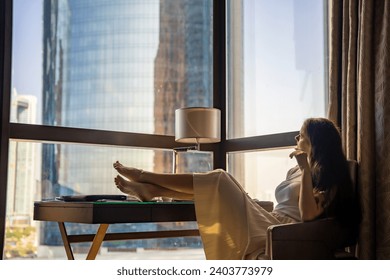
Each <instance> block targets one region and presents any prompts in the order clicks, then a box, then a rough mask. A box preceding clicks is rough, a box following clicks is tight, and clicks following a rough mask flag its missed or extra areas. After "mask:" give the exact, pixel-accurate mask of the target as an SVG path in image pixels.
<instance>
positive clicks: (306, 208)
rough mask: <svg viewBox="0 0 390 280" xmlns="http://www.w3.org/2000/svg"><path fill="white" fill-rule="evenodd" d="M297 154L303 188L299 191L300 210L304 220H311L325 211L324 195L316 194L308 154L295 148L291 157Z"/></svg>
mask: <svg viewBox="0 0 390 280" xmlns="http://www.w3.org/2000/svg"><path fill="white" fill-rule="evenodd" d="M293 156H295V158H296V160H297V162H298V165H299V168H300V169H301V171H302V179H301V188H300V192H299V211H300V213H301V219H302V221H310V220H313V219H315V218H316V217H318V216H319V215H321V214H322V212H323V211H324V209H323V207H322V202H323V195H322V194H320V195H319V196H317V197H316V196H315V195H314V192H313V181H312V178H311V172H310V165H309V163H308V161H307V154H306V153H305V152H303V151H301V150H295V151H294V152H293V153H291V154H290V157H293Z"/></svg>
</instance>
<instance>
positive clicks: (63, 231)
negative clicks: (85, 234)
mask: <svg viewBox="0 0 390 280" xmlns="http://www.w3.org/2000/svg"><path fill="white" fill-rule="evenodd" d="M58 226H59V228H60V232H61V237H62V242H63V243H64V247H65V252H66V256H67V257H68V260H74V256H73V252H72V247H70V243H69V239H68V234H67V233H66V228H65V224H64V223H63V222H58Z"/></svg>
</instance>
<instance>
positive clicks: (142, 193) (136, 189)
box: [114, 175, 155, 201]
mask: <svg viewBox="0 0 390 280" xmlns="http://www.w3.org/2000/svg"><path fill="white" fill-rule="evenodd" d="M114 181H115V185H116V186H117V188H118V189H119V190H120V191H121V192H123V193H126V194H129V195H132V196H135V197H137V198H139V199H140V200H142V201H150V200H152V198H153V197H155V196H154V195H152V194H151V193H150V192H149V191H148V187H147V186H146V185H147V184H144V183H138V182H133V181H127V180H126V179H124V178H122V177H121V176H119V175H118V176H116V177H115V179H114Z"/></svg>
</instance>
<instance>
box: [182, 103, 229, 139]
mask: <svg viewBox="0 0 390 280" xmlns="http://www.w3.org/2000/svg"><path fill="white" fill-rule="evenodd" d="M175 140H176V141H177V142H181V143H198V144H199V143H217V142H220V141H221V111H220V110H219V109H216V108H205V107H190V108H181V109H177V110H176V111H175Z"/></svg>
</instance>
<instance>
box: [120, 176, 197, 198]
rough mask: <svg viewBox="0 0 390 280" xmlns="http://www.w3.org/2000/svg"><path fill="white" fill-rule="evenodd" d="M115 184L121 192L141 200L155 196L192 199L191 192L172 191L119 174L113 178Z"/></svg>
mask: <svg viewBox="0 0 390 280" xmlns="http://www.w3.org/2000/svg"><path fill="white" fill-rule="evenodd" d="M115 185H116V186H117V188H118V189H120V190H121V191H122V192H124V193H126V194H129V195H132V196H136V197H138V198H139V199H140V200H142V201H151V200H153V199H154V198H156V197H165V198H173V199H181V200H193V199H194V195H193V194H187V193H181V192H176V191H172V190H170V189H166V188H164V187H161V186H158V185H154V184H150V183H143V182H134V181H128V180H126V179H124V178H122V177H121V176H120V175H118V176H117V177H116V178H115Z"/></svg>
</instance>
